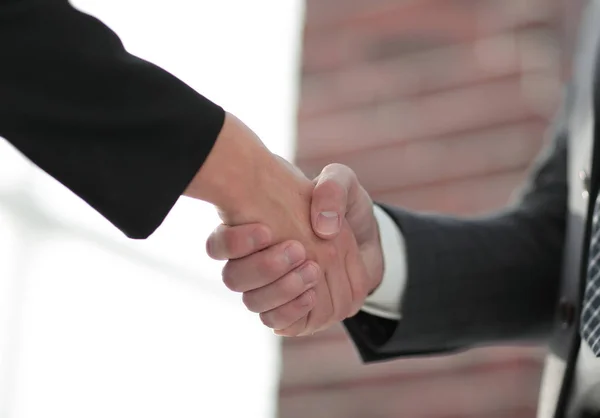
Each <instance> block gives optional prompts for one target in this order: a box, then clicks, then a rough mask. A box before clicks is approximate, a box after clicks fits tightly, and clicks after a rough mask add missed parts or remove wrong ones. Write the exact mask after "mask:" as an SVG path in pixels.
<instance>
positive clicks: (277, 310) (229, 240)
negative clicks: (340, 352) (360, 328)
mask: <svg viewBox="0 0 600 418" xmlns="http://www.w3.org/2000/svg"><path fill="white" fill-rule="evenodd" d="M310 219H311V225H312V228H313V230H314V232H315V234H316V235H317V236H319V237H320V238H321V239H322V241H321V243H336V242H337V243H340V241H342V242H343V244H344V245H348V244H350V246H351V250H349V251H348V252H347V253H346V254H347V256H346V259H345V260H346V262H345V270H341V271H340V270H338V274H336V275H328V274H325V280H322V281H321V282H320V284H317V285H315V286H314V287H311V288H310V289H304V288H302V287H301V286H298V285H296V283H299V282H300V279H299V275H300V274H301V272H302V271H303V269H305V268H311V269H312V268H313V267H314V268H318V267H319V266H318V265H315V263H314V261H313V260H314V259H313V258H311V257H310V255H309V256H308V257H302V258H301V259H294V260H293V262H292V261H291V260H290V259H289V258H288V257H286V249H289V248H290V247H293V248H298V249H300V248H302V242H300V241H296V240H285V239H284V240H281V239H278V238H277V237H276V236H275V234H273V231H272V229H271V226H269V225H267V224H264V223H250V224H245V225H238V226H226V225H220V226H219V227H218V228H217V229H216V230H215V231H214V232H213V233H212V234H211V236H210V237H209V238H208V240H207V251H208V254H209V255H210V256H211V257H213V258H215V259H218V260H229V261H228V262H227V264H226V265H225V268H224V270H223V280H224V282H225V284H226V285H227V287H229V288H230V289H231V290H234V291H236V292H241V293H243V301H244V304H245V305H246V307H247V308H248V309H249V310H250V311H252V312H256V313H260V316H261V319H262V321H263V323H265V325H267V326H268V327H270V328H272V329H273V330H274V331H275V333H276V334H279V335H284V336H300V335H307V334H312V333H314V332H316V331H319V330H323V329H325V328H327V327H329V326H331V325H333V324H335V323H337V322H339V321H340V320H343V319H345V318H346V317H348V316H352V315H354V314H355V313H356V312H357V311H358V310H359V309H360V307H361V306H362V305H363V303H364V300H365V298H366V297H367V295H368V293H370V292H371V291H373V290H374V289H375V288H377V286H379V284H380V282H381V279H382V276H383V269H384V265H383V255H382V249H381V243H380V237H379V230H378V226H377V222H376V220H375V217H374V215H373V202H372V201H371V199H370V197H369V195H368V194H367V192H366V191H365V190H364V188H363V187H362V186H361V185H360V183H359V182H358V179H357V178H356V175H355V174H354V172H353V171H352V170H351V169H349V168H348V167H345V166H343V165H339V164H333V165H330V166H328V167H326V168H325V169H324V170H323V171H322V173H321V174H320V176H319V177H318V178H317V179H315V181H314V189H313V190H312V201H311V213H310ZM331 219H334V220H336V221H335V222H333V223H332V222H331ZM337 220H341V222H337ZM258 237H268V239H260V240H259V239H258ZM310 242H314V240H311V241H310ZM340 244H341V243H340ZM356 250H358V259H357V258H356V257H355V256H356V254H355V251H356ZM301 253H303V252H302V251H299V253H298V254H301ZM304 254H311V253H309V252H304ZM319 260H321V259H319ZM357 281H358V282H360V283H359V284H358V285H356V284H355V282H357ZM353 286H354V287H357V288H359V289H360V292H354V293H353V292H352V291H351V290H352V289H353ZM306 295H308V296H306ZM313 295H314V296H313ZM304 297H310V298H311V299H313V300H314V302H313V303H312V304H311V305H306V306H304V305H303V306H300V304H296V303H295V301H297V300H302V298H304ZM336 312H340V313H343V314H340V315H338V314H336ZM289 324H292V326H290V325H289ZM303 326H304V328H303Z"/></svg>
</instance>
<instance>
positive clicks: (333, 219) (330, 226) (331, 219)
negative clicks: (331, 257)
mask: <svg viewBox="0 0 600 418" xmlns="http://www.w3.org/2000/svg"><path fill="white" fill-rule="evenodd" d="M339 224H340V222H339V217H338V214H337V213H336V212H321V213H319V216H318V217H317V231H318V232H319V233H320V234H323V235H332V234H335V233H337V232H338V231H339V230H340V225H339Z"/></svg>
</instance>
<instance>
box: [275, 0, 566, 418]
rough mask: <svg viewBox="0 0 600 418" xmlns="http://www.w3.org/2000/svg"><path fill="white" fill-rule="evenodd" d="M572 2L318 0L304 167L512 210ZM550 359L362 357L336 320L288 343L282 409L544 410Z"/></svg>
mask: <svg viewBox="0 0 600 418" xmlns="http://www.w3.org/2000/svg"><path fill="white" fill-rule="evenodd" d="M565 4H566V3H565V2H563V1H561V0H535V1H533V0H502V1H498V0H368V1H367V0H326V1H322V0H308V1H307V14H306V26H305V36H304V56H303V66H302V87H301V103H300V111H299V116H298V121H299V126H298V130H299V139H298V153H297V164H299V166H300V167H301V168H302V169H304V170H305V171H306V172H307V174H309V175H315V174H317V173H318V172H319V171H320V169H321V168H322V167H323V166H324V165H326V164H327V163H330V162H334V161H335V162H341V163H344V164H347V165H349V166H351V167H352V168H354V169H355V170H356V172H357V173H358V175H359V177H360V179H361V181H362V183H363V184H364V185H365V186H366V187H367V189H368V190H369V191H370V193H371V194H372V196H373V197H374V198H375V199H376V200H379V201H384V202H388V203H393V204H397V205H403V206H405V207H409V208H412V209H418V210H435V211H442V212H449V213H455V214H474V213H480V212H484V211H489V210H491V209H494V208H497V207H499V206H502V205H504V204H505V203H506V202H507V200H508V199H509V196H510V194H511V192H512V191H513V190H514V188H515V187H516V186H517V185H518V184H519V182H520V181H521V180H522V179H523V178H524V176H525V175H526V168H527V167H528V166H529V164H530V163H531V160H532V158H534V156H535V155H536V154H537V153H538V151H539V149H540V147H541V146H542V142H543V136H542V133H543V131H544V129H545V127H546V126H547V123H548V119H549V118H550V116H551V115H552V112H553V110H554V108H555V105H556V102H557V100H558V97H559V94H560V87H561V86H560V79H561V69H562V66H563V63H564V62H563V61H564V60H563V59H562V58H563V57H562V56H561V48H564V46H565V44H566V43H567V41H568V40H567V38H565V36H564V33H565V25H566V24H567V23H568V24H569V27H570V26H572V23H573V18H572V13H571V14H567V13H565V10H566V6H565ZM566 17H568V18H569V20H568V21H567V20H566ZM540 366H541V350H540V349H537V348H529V349H523V348H493V349H480V350H473V351H470V352H467V353H463V354H460V355H455V356H445V357H431V358H426V359H408V360H398V361H393V362H387V363H383V364H378V365H373V366H363V365H361V364H360V362H359V360H358V357H357V355H356V353H355V352H354V349H353V347H352V346H351V344H350V343H349V341H348V339H347V338H346V336H345V335H344V334H343V332H342V331H341V328H337V329H334V330H331V331H328V332H326V333H323V334H320V335H317V336H314V337H311V338H303V339H286V340H285V341H284V344H283V374H282V382H281V394H280V408H279V409H280V417H282V418H306V417H327V418H337V417H339V418H342V417H343V418H353V417H355V418H365V417H369V418H386V417H399V416H403V417H409V418H418V417H423V418H425V417H427V418H451V417H461V418H462V417H469V418H470V417H473V418H482V417H486V418H495V417H497V418H519V417H533V416H534V410H535V403H536V397H537V389H538V387H537V385H538V382H539V375H540Z"/></svg>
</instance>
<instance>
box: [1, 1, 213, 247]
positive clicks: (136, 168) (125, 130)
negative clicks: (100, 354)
mask: <svg viewBox="0 0 600 418" xmlns="http://www.w3.org/2000/svg"><path fill="white" fill-rule="evenodd" d="M223 121H224V111H223V109H222V108H221V107H219V106H217V105H215V104H214V103H212V102H210V101H209V100H208V99H206V98H204V97H202V96H201V95H199V94H198V93H196V92H195V91H194V90H193V89H191V88H190V87H188V86H187V85H185V84H184V83H183V82H181V81H179V80H178V79H177V78H175V77H174V76H172V75H171V74H169V73H167V72H166V71H164V70H162V69H160V68H158V67H157V66H155V65H153V64H151V63H149V62H146V61H144V60H142V59H140V58H137V57H135V56H133V55H131V54H129V53H128V52H127V51H126V50H125V49H124V47H123V45H122V43H121V41H120V39H119V38H118V36H117V35H116V34H115V33H114V32H112V31H111V30H110V29H109V28H108V27H106V26H105V25H104V24H102V23H101V22H100V21H98V20H97V19H95V18H93V17H90V16H88V15H86V14H84V13H81V12H79V11H77V10H75V9H74V8H73V7H71V6H70V5H69V3H68V2H67V1H66V0H10V1H7V0H3V1H0V136H2V137H4V138H5V139H6V140H8V141H9V142H10V143H12V144H13V145H14V146H15V147H16V148H17V149H18V150H20V151H21V152H22V153H23V154H24V155H26V156H27V157H28V158H29V159H30V160H31V161H32V162H33V163H35V164H36V165H38V166H39V167H40V168H42V169H43V170H45V171H46V172H47V173H49V174H50V175H51V176H53V177H54V178H56V179H57V180H58V181H60V182H61V183H62V184H64V185H65V186H66V187H68V188H69V189H70V190H72V191H73V192H74V193H76V194H77V195H79V196H80V197H81V198H82V199H84V200H85V201H86V202H87V203H88V204H90V205H91V206H92V207H93V208H95V209H96V210H97V211H98V212H100V213H101V214H102V215H103V216H105V217H106V218H107V219H108V220H109V221H111V222H112V223H113V224H114V225H115V226H117V227H118V228H119V229H121V230H122V231H123V232H124V233H125V234H126V235H127V236H129V237H131V238H145V237H147V236H149V235H150V234H151V233H152V232H153V231H154V230H155V229H156V228H157V227H158V226H159V225H160V224H161V222H162V221H163V219H164V218H165V216H166V215H167V214H168V212H169V211H170V209H171V208H172V206H173V205H174V204H175V202H176V201H177V199H178V198H179V196H180V195H181V193H182V192H183V191H184V190H185V188H186V187H187V185H188V184H189V182H190V181H191V180H192V178H193V176H194V175H195V174H196V173H197V171H198V170H199V168H200V167H201V166H202V163H203V162H204V160H205V158H206V157H207V156H208V154H209V152H210V151H211V149H212V146H213V144H214V142H215V140H216V138H217V136H218V134H219V132H220V130H221V128H222V125H223Z"/></svg>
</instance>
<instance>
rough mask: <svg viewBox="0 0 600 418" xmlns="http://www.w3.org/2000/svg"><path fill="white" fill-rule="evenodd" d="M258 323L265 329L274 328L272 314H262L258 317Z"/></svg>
mask: <svg viewBox="0 0 600 418" xmlns="http://www.w3.org/2000/svg"><path fill="white" fill-rule="evenodd" d="M259 318H260V321H261V322H262V323H263V325H264V326H266V327H267V328H275V327H274V322H273V313H272V312H263V313H261V314H260V315H259Z"/></svg>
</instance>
